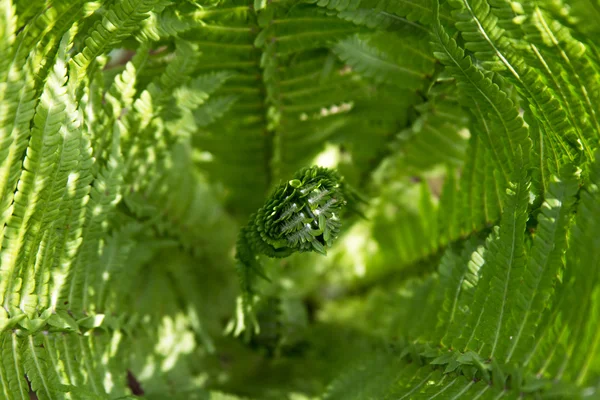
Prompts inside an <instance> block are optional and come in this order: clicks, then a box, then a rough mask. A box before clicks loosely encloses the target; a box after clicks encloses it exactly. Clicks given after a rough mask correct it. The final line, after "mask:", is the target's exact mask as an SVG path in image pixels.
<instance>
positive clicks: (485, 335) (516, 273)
mask: <svg viewBox="0 0 600 400" xmlns="http://www.w3.org/2000/svg"><path fill="white" fill-rule="evenodd" d="M526 168H527V167H526V164H521V167H520V168H517V169H516V171H515V173H514V175H513V178H512V179H511V183H510V186H509V188H507V189H506V196H507V199H506V206H505V208H504V210H503V214H502V218H501V220H500V225H499V227H497V228H495V229H494V232H493V233H492V235H491V237H490V238H488V243H487V251H486V263H485V265H484V266H483V267H482V270H481V271H480V275H481V276H482V279H481V280H480V281H479V283H478V285H477V290H476V292H475V294H474V300H473V303H472V305H471V307H470V309H471V316H470V321H469V323H468V324H467V326H465V328H464V330H463V334H462V337H463V338H465V339H466V340H465V341H464V342H463V343H462V345H461V346H460V348H461V349H465V350H468V349H472V350H475V351H477V352H478V353H481V354H482V355H484V356H485V357H489V358H493V357H494V356H495V355H497V354H498V353H499V357H502V356H503V355H504V353H505V351H506V350H505V348H504V346H506V345H508V343H510V336H511V333H512V332H513V330H512V329H513V328H512V327H511V322H512V323H515V322H516V321H511V319H510V312H511V311H512V312H515V311H516V310H517V307H519V306H521V304H520V303H519V302H518V299H519V296H518V294H517V293H519V286H520V282H521V276H522V275H523V272H522V269H523V264H524V261H525V260H526V254H525V243H524V239H525V227H526V223H527V219H528V213H527V206H528V203H529V178H528V177H527V175H526V173H527V169H526ZM507 337H508V338H509V340H506V339H507Z"/></svg>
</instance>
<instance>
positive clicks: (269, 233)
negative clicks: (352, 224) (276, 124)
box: [228, 167, 360, 336]
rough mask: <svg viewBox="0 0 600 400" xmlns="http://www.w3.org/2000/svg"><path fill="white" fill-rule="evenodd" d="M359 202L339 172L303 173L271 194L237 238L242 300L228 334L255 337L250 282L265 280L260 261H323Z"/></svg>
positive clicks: (254, 297) (306, 170)
mask: <svg viewBox="0 0 600 400" xmlns="http://www.w3.org/2000/svg"><path fill="white" fill-rule="evenodd" d="M358 201H360V197H359V196H358V194H357V193H356V192H355V191H354V190H353V189H352V188H350V187H349V186H348V185H347V184H346V183H345V182H344V180H343V178H342V177H341V176H340V175H339V174H338V173H337V171H335V170H332V169H328V168H323V167H309V168H303V169H301V170H299V171H298V172H296V174H295V175H294V178H293V179H291V180H290V181H288V182H285V183H282V184H280V185H279V186H277V187H276V188H275V190H274V191H273V193H272V194H271V196H270V197H269V198H268V199H267V201H266V202H265V205H264V206H263V207H262V208H260V209H259V210H258V211H257V212H256V213H254V214H252V216H251V217H250V220H249V222H248V225H247V226H245V227H244V228H242V230H241V231H240V233H239V236H238V240H237V248H236V261H237V269H238V274H239V276H240V283H241V295H240V297H239V298H238V304H237V313H236V317H235V320H234V321H232V323H231V324H230V326H229V328H228V330H229V332H231V333H233V334H234V335H235V336H238V335H239V334H241V333H242V332H244V331H246V332H247V334H251V333H252V332H254V333H258V332H259V327H258V323H257V321H256V318H255V316H254V310H253V308H254V305H255V304H256V302H257V301H258V297H257V294H256V292H255V289H254V279H255V278H256V277H257V276H260V277H263V278H264V279H267V280H268V278H267V276H266V275H265V273H264V271H263V269H262V267H261V265H260V262H259V261H258V256H259V255H266V256H268V257H273V258H283V257H287V256H289V255H291V254H293V253H295V252H306V251H316V252H317V253H320V254H323V255H326V254H327V252H326V248H327V247H331V245H332V244H333V242H334V241H335V239H336V238H337V237H338V234H339V232H340V227H341V225H342V222H341V217H342V215H343V213H344V211H345V210H346V209H353V208H354V205H355V204H356V203H357V202H358ZM248 324H251V326H247V325H248ZM248 328H251V330H249V329H248Z"/></svg>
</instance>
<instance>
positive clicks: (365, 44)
mask: <svg viewBox="0 0 600 400" xmlns="http://www.w3.org/2000/svg"><path fill="white" fill-rule="evenodd" d="M402 33H403V34H402V36H400V35H398V36H395V35H390V34H386V35H382V34H376V35H369V36H351V37H349V38H348V39H345V40H342V41H340V42H339V43H338V44H337V45H336V46H335V47H334V49H333V50H334V52H335V53H336V54H337V55H338V57H340V58H341V59H342V60H343V61H344V62H345V63H346V64H348V65H349V66H350V67H352V69H353V70H355V71H356V72H358V73H359V74H361V75H365V76H366V77H368V78H370V79H373V80H374V81H376V82H377V83H384V82H385V83H390V84H393V85H396V86H398V87H400V88H412V89H419V88H421V87H422V86H423V83H424V82H425V81H426V80H427V78H428V77H429V76H431V74H432V73H433V63H434V60H433V58H432V57H431V55H429V52H428V51H427V50H426V49H427V48H428V43H427V42H425V41H424V40H422V39H420V38H419V36H418V35H416V34H414V32H411V31H408V30H403V31H402ZM393 54H397V55H396V56H393Z"/></svg>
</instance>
